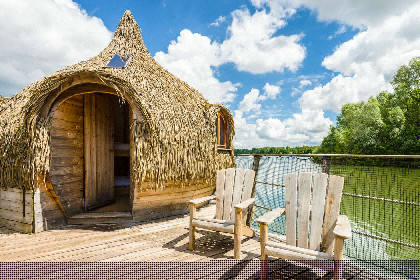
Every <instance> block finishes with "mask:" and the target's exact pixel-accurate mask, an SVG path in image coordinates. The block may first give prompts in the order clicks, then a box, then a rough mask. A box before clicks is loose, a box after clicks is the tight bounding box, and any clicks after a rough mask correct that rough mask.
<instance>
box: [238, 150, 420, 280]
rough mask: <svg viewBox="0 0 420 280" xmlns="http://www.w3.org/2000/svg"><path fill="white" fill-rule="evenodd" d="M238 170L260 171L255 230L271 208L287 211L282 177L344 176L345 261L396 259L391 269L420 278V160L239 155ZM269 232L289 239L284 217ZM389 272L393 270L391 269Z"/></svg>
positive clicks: (256, 197)
mask: <svg viewBox="0 0 420 280" xmlns="http://www.w3.org/2000/svg"><path fill="white" fill-rule="evenodd" d="M236 166H237V167H238V168H247V169H255V170H257V178H256V186H255V199H256V203H255V204H256V205H255V207H254V208H253V213H252V219H251V226H252V227H253V228H256V229H258V228H259V225H258V223H257V222H256V218H257V217H259V216H260V215H262V214H264V213H266V212H267V211H269V210H270V209H275V208H278V207H284V206H285V205H284V187H283V186H282V185H283V177H284V175H285V174H288V173H294V172H326V173H329V174H334V175H339V176H343V177H344V179H345V180H344V189H343V197H342V201H341V209H340V214H343V215H347V216H348V217H349V219H350V222H351V227H352V231H353V237H352V239H350V240H346V242H345V251H344V254H345V255H346V257H348V258H350V259H354V260H359V261H362V262H363V263H367V262H369V261H370V262H373V261H374V260H393V262H391V263H392V264H393V265H392V270H394V271H398V272H402V273H404V274H405V275H406V276H408V277H410V278H414V279H420V268H416V267H413V266H411V265H409V266H407V265H405V264H406V262H405V261H406V260H416V261H417V262H418V261H419V260H420V222H419V217H420V160H419V159H401V158H346V157H300V156H299V157H298V156H296V157H295V156H293V157H292V156H260V159H259V164H258V160H256V159H254V157H253V156H236ZM269 231H270V232H271V233H275V234H282V235H284V234H285V218H284V216H283V217H280V218H278V219H277V220H276V221H275V222H274V223H273V224H271V225H270V227H269ZM387 270H390V266H389V265H387Z"/></svg>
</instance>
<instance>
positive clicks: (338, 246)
mask: <svg viewBox="0 0 420 280" xmlns="http://www.w3.org/2000/svg"><path fill="white" fill-rule="evenodd" d="M343 248H344V239H343V238H338V237H336V238H335V240H334V272H333V278H334V280H342V279H343Z"/></svg>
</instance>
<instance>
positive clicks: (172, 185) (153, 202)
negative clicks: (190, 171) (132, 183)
mask: <svg viewBox="0 0 420 280" xmlns="http://www.w3.org/2000/svg"><path fill="white" fill-rule="evenodd" d="M148 185H150V187H152V185H153V184H152V183H147V182H146V183H143V191H140V186H139V185H136V188H135V189H134V199H133V218H134V220H135V221H145V220H150V219H155V218H161V217H167V216H172V215H178V214H184V213H187V212H188V201H189V200H191V199H194V198H198V197H204V196H208V195H211V194H213V192H214V189H215V185H210V184H207V183H204V182H200V181H197V182H196V183H195V184H190V185H188V186H181V185H180V182H168V183H167V184H165V185H166V186H165V188H164V189H157V190H156V189H153V190H147V187H148Z"/></svg>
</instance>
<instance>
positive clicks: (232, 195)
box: [189, 168, 255, 259]
mask: <svg viewBox="0 0 420 280" xmlns="http://www.w3.org/2000/svg"><path fill="white" fill-rule="evenodd" d="M254 177H255V172H254V171H253V170H245V169H240V168H237V169H235V168H228V169H222V170H218V171H217V176H216V193H215V195H211V196H206V197H202V198H197V199H194V200H191V201H190V202H189V208H190V240H189V249H190V250H194V249H195V229H196V228H203V229H208V230H214V231H219V232H227V233H232V234H234V258H235V259H239V258H240V252H241V239H242V235H245V236H249V237H252V236H253V235H254V232H253V231H252V230H251V229H250V228H249V227H246V226H245V225H244V223H243V222H244V221H246V213H247V210H248V208H249V206H251V205H252V204H253V203H254V200H255V199H254V198H251V193H252V186H253V184H254ZM212 199H216V216H215V218H214V219H205V218H199V217H196V207H197V205H199V204H202V203H204V202H206V201H209V200H212Z"/></svg>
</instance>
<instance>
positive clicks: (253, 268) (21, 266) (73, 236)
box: [0, 204, 376, 280]
mask: <svg viewBox="0 0 420 280" xmlns="http://www.w3.org/2000/svg"><path fill="white" fill-rule="evenodd" d="M213 214H214V204H211V205H210V206H207V207H203V208H201V209H200V210H199V211H198V215H199V216H200V217H208V218H211V217H212V215H213ZM188 222H189V216H188V215H183V216H177V217H172V218H165V219H160V220H154V221H150V222H142V223H135V222H127V223H125V224H121V225H117V224H97V225H80V226H66V227H62V228H61V229H56V230H51V231H45V232H41V233H37V234H32V235H28V234H19V233H10V231H8V230H5V231H3V230H2V229H1V228H0V265H1V266H2V268H4V267H5V265H6V264H9V266H8V267H7V271H6V270H5V269H2V270H1V271H0V279H26V280H33V279H114V280H117V279H259V277H260V275H259V271H260V262H259V256H260V255H259V254H260V247H259V242H258V239H257V238H244V239H243V241H242V250H241V260H234V259H233V237H232V236H231V235H230V234H224V233H218V232H212V231H206V230H200V229H198V230H197V233H196V250H195V251H190V250H188ZM59 263H63V264H65V265H64V266H63V265H61V266H60V265H57V264H59ZM37 264H38V265H42V266H40V267H38V268H37V269H33V270H31V269H30V267H31V265H32V266H36V265H37ZM3 271H4V272H3ZM269 271H270V274H269V277H270V278H272V279H332V274H331V273H329V272H327V271H325V270H322V269H318V268H311V267H308V266H305V265H302V264H297V263H294V262H290V261H284V260H281V259H270V262H269ZM92 273H93V274H92ZM17 275H18V276H19V277H17V278H13V277H15V276H17ZM87 275H88V276H89V277H87ZM366 275H368V274H366V272H365V271H362V270H360V269H359V270H357V269H352V268H348V269H346V270H345V274H344V276H345V279H361V277H364V278H366V277H367V276H366ZM357 277H359V278H357ZM369 279H376V278H374V277H371V276H369Z"/></svg>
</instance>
